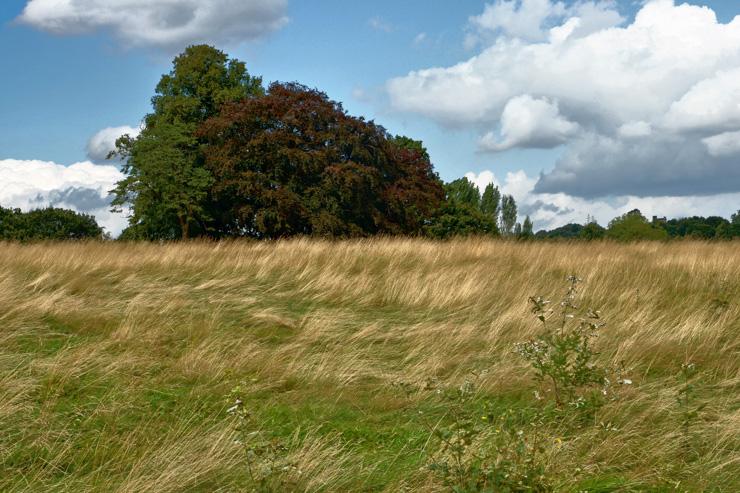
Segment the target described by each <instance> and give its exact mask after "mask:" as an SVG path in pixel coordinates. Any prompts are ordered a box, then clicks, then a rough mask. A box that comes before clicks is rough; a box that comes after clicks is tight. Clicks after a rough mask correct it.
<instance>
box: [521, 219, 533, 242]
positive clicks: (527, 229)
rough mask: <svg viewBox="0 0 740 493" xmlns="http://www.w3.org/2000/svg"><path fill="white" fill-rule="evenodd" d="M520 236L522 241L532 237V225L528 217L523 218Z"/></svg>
mask: <svg viewBox="0 0 740 493" xmlns="http://www.w3.org/2000/svg"><path fill="white" fill-rule="evenodd" d="M520 236H521V237H522V238H524V239H529V238H532V237H533V236H534V225H533V224H532V220H531V219H530V218H529V216H527V217H525V218H524V222H523V223H522V232H521V235H520Z"/></svg>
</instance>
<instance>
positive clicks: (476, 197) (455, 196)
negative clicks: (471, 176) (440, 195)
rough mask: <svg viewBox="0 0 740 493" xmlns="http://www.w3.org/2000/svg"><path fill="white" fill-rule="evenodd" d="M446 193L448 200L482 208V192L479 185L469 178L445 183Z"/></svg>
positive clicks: (474, 207)
mask: <svg viewBox="0 0 740 493" xmlns="http://www.w3.org/2000/svg"><path fill="white" fill-rule="evenodd" d="M445 195H446V197H447V201H448V202H454V203H457V204H463V205H467V206H470V207H472V208H473V209H478V210H479V209H480V205H481V201H480V192H479V191H478V187H476V186H475V184H473V182H471V181H470V180H468V179H467V178H465V177H463V178H458V179H457V180H455V181H453V182H450V183H448V184H446V185H445Z"/></svg>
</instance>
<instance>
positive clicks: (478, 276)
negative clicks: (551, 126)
mask: <svg viewBox="0 0 740 493" xmlns="http://www.w3.org/2000/svg"><path fill="white" fill-rule="evenodd" d="M570 274H576V275H578V276H579V277H581V278H582V279H583V283H582V285H581V292H580V293H579V301H578V304H579V305H580V306H583V307H592V308H594V309H598V310H601V312H602V317H603V319H604V320H605V321H606V323H607V325H606V326H605V327H604V328H603V329H602V330H601V336H600V337H599V338H598V339H596V342H595V344H596V348H597V349H598V351H599V355H598V356H597V361H598V362H599V363H600V364H603V365H612V364H616V363H617V362H623V364H624V366H625V368H626V372H627V373H626V374H627V375H629V380H630V381H631V382H632V384H631V385H623V386H621V387H620V388H619V389H617V390H618V392H617V393H616V394H615V396H616V397H615V399H614V400H609V401H608V402H607V403H606V404H605V405H604V406H603V407H600V408H599V409H598V410H597V412H596V415H595V417H594V419H593V422H592V423H587V424H582V425H579V426H578V427H574V426H572V425H571V424H568V422H567V420H566V419H565V418H562V417H561V418H557V417H556V418H553V420H552V421H547V422H545V423H544V424H543V425H542V427H541V432H542V433H543V436H544V437H545V438H543V439H542V441H541V445H542V449H543V453H542V454H541V460H542V461H543V465H544V467H545V468H546V470H547V474H548V476H549V477H551V478H552V481H553V483H552V484H553V487H554V489H555V490H556V491H592V492H596V491H602V492H605V491H666V492H667V491H716V492H720V491H722V492H725V491H726V492H737V491H740V303H739V301H738V300H740V243H738V242H734V243H699V242H677V243H669V244H664V243H645V244H633V245H616V244H609V243H605V244H600V243H588V244H587V243H577V244H569V243H557V244H555V243H527V244H521V243H514V242H511V243H508V242H495V241H477V240H471V241H460V242H450V243H434V242H429V241H421V240H419V241H416V240H373V241H357V242H343V243H331V242H320V241H309V240H299V241H289V242H279V243H239V242H235V243H223V244H212V243H189V244H175V245H150V244H116V243H92V244H51V245H26V246H23V245H15V244H0V430H2V431H1V434H0V491H2V492H20V491H31V492H37V491H38V492H57V491H59V492H86V491H96V492H131V493H134V492H137V493H138V492H181V491H195V492H201V491H202V492H214V491H222V492H230V491H251V490H252V489H253V488H254V485H253V483H252V482H251V480H250V471H251V473H252V476H254V475H257V476H260V475H264V476H269V477H271V478H277V479H275V481H277V483H275V484H278V485H279V486H277V487H275V489H277V490H280V489H283V490H285V491H389V492H390V491H394V492H395V491H424V492H427V491H445V486H444V485H443V484H442V481H441V480H440V478H439V476H438V475H436V474H435V473H434V472H432V471H430V470H429V468H427V467H426V466H427V464H428V463H429V462H430V460H431V456H432V455H433V454H434V452H435V448H439V444H438V443H437V442H436V440H435V438H434V434H433V433H432V432H431V431H430V423H431V424H432V426H431V428H432V429H434V426H438V425H440V424H444V423H445V422H446V420H449V417H450V415H449V412H448V408H447V407H446V406H447V404H446V403H445V402H446V401H445V400H444V399H443V397H442V394H443V393H442V392H440V391H439V389H448V388H457V387H460V386H462V385H464V384H465V382H466V381H468V382H469V381H471V379H473V380H474V381H475V392H474V395H473V397H472V398H471V399H470V401H468V403H467V404H466V405H467V406H468V408H469V409H471V410H473V412H477V409H478V407H479V406H483V405H484V404H486V403H487V405H489V406H492V407H493V408H496V409H500V410H502V411H503V410H508V409H512V410H537V409H540V408H546V407H547V406H550V408H551V407H552V405H551V404H550V403H548V399H549V397H548V396H547V395H545V396H544V398H543V397H542V396H540V399H541V400H538V399H537V398H536V397H535V391H538V392H543V393H545V394H547V392H546V391H547V389H546V388H543V387H542V386H540V385H538V383H537V382H536V381H535V380H534V378H533V376H534V372H533V370H532V368H531V367H530V366H529V364H528V363H527V362H526V361H525V360H524V359H522V358H521V357H520V356H519V355H517V354H514V352H513V347H514V344H515V343H517V342H520V341H526V340H527V339H529V338H530V337H532V336H533V335H535V334H536V333H538V331H540V330H541V325H540V324H539V322H538V321H537V320H536V318H535V317H534V316H533V315H532V313H531V311H530V309H529V306H528V298H529V297H530V296H534V295H542V296H545V297H549V298H552V299H555V300H557V299H560V298H561V297H562V296H563V294H564V293H565V291H566V289H567V282H566V278H567V276H568V275H570ZM689 362H691V363H693V364H695V365H696V368H697V369H698V374H697V375H696V376H695V377H694V379H693V380H692V382H693V383H692V390H691V394H692V396H691V398H692V401H691V402H690V403H689V405H690V406H692V407H691V409H689V411H688V412H693V411H691V410H692V409H695V408H699V407H701V406H704V407H703V408H702V409H701V410H700V411H698V412H696V413H695V415H691V416H688V418H687V410H686V409H683V408H682V407H681V405H679V403H678V398H679V397H680V395H679V391H680V389H681V388H682V385H683V384H682V383H681V381H680V380H679V379H678V378H677V375H678V374H679V373H680V370H681V365H682V364H684V363H689ZM430 382H433V383H430ZM234 389H238V390H236V391H234ZM232 391H233V392H232ZM237 394H238V397H240V398H242V399H243V402H244V410H246V411H248V412H249V414H250V416H249V419H246V420H239V418H238V416H237V417H235V416H234V415H233V414H229V413H228V412H227V410H228V409H229V408H230V407H231V406H232V405H233V404H234V403H235V399H236V397H237ZM532 412H534V411H532ZM686 419H688V420H689V421H690V427H689V426H688V424H686V423H684V421H686ZM522 426H524V424H523V425H522ZM244 427H246V431H245V430H244ZM240 429H241V430H242V431H240ZM483 437H484V439H485V436H483ZM250 441H253V442H254V443H258V442H259V443H260V444H261V445H260V446H261V447H262V448H260V449H259V450H258V451H257V452H255V451H254V450H252V451H251V452H249V451H245V447H246V448H250V447H251V446H252V445H251V444H250V443H251V442H250ZM266 450H267V452H265V451H266ZM270 466H273V467H272V469H269V467H270ZM271 471H272V472H271Z"/></svg>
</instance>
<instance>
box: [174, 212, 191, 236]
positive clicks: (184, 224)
mask: <svg viewBox="0 0 740 493" xmlns="http://www.w3.org/2000/svg"><path fill="white" fill-rule="evenodd" d="M177 220H178V221H180V230H181V231H182V239H183V240H187V239H188V238H189V235H190V221H188V217H187V216H182V215H178V216H177Z"/></svg>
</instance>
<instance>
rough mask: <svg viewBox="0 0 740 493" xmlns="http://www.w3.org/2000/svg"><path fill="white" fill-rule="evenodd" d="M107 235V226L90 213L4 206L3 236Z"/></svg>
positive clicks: (27, 238) (57, 237)
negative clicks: (23, 210)
mask: <svg viewBox="0 0 740 493" xmlns="http://www.w3.org/2000/svg"><path fill="white" fill-rule="evenodd" d="M103 237H104V233H103V228H101V227H100V226H98V223H97V222H95V218H93V217H92V216H90V215H87V214H79V213H77V212H74V211H71V210H67V209H55V208H51V207H50V208H47V209H37V210H32V211H30V212H22V211H21V210H20V209H5V208H3V207H0V240H5V241H40V240H83V239H102V238H103Z"/></svg>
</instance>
